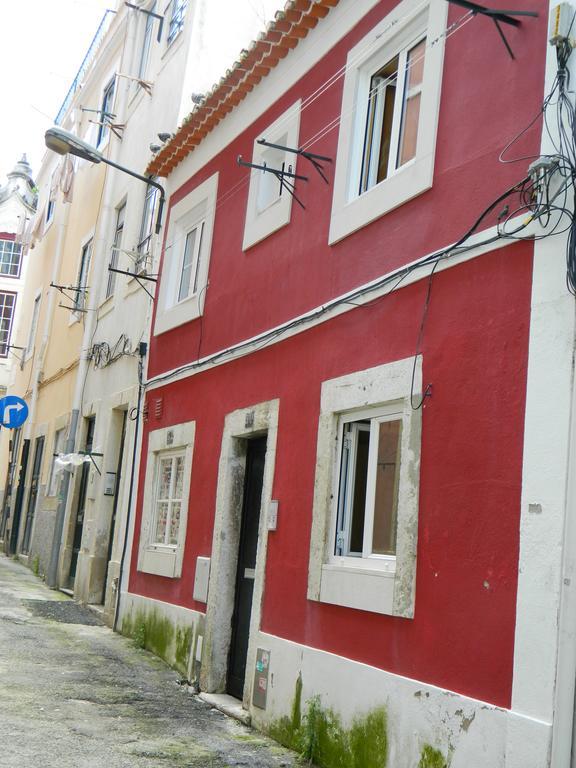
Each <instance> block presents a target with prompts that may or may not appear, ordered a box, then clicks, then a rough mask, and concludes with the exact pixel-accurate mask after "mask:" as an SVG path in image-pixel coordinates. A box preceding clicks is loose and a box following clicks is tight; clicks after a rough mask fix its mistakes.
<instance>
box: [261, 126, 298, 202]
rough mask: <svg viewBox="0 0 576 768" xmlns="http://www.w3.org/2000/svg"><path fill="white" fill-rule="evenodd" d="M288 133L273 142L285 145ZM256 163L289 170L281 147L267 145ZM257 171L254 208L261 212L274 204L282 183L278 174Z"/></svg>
mask: <svg viewBox="0 0 576 768" xmlns="http://www.w3.org/2000/svg"><path fill="white" fill-rule="evenodd" d="M287 137H288V134H283V135H282V136H281V137H280V138H279V139H277V140H276V141H275V142H274V143H277V144H280V145H281V146H286V142H287V140H288V138H287ZM258 165H265V166H266V167H267V168H274V169H275V170H277V171H284V170H285V171H291V168H289V167H288V165H287V163H286V155H285V152H284V151H283V150H281V149H275V148H274V147H269V148H268V149H266V151H265V152H263V153H262V154H261V156H260V160H259V161H258ZM257 173H258V194H257V197H256V210H257V211H258V213H262V212H263V211H265V210H266V209H267V208H270V206H271V205H274V203H275V202H277V201H278V200H279V199H280V197H281V196H282V185H281V184H280V179H279V178H278V176H276V175H275V174H273V173H272V172H271V171H257Z"/></svg>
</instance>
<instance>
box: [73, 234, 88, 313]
mask: <svg viewBox="0 0 576 768" xmlns="http://www.w3.org/2000/svg"><path fill="white" fill-rule="evenodd" d="M91 260H92V240H89V241H88V242H87V243H86V244H85V245H83V246H82V253H81V254H80V264H79V266H78V278H77V280H76V291H75V293H74V309H75V310H76V311H77V312H81V311H82V310H84V309H86V304H87V301H86V298H87V296H88V275H89V273H90V262H91Z"/></svg>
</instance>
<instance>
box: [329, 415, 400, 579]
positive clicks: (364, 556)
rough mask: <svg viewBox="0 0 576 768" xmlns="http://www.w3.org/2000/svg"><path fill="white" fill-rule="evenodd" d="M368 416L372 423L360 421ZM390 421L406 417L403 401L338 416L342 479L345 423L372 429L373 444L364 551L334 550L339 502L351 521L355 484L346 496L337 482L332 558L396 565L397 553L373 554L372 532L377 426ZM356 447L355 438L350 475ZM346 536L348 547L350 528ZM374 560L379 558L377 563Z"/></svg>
mask: <svg viewBox="0 0 576 768" xmlns="http://www.w3.org/2000/svg"><path fill="white" fill-rule="evenodd" d="M365 420H369V421H370V424H369V425H364V424H358V422H361V421H365ZM387 421H403V413H402V404H401V403H399V402H397V403H391V404H389V405H386V406H381V407H379V408H378V407H376V408H369V409H364V410H360V411H356V410H355V411H352V412H349V413H346V414H342V415H341V416H340V418H339V420H338V467H337V471H336V477H337V478H338V481H339V482H340V478H341V474H342V457H343V442H344V439H345V436H344V427H345V425H346V424H352V425H353V426H356V428H357V429H356V431H360V430H364V431H366V432H369V433H370V446H369V455H368V472H367V478H366V506H365V517H364V537H363V542H362V552H361V553H358V554H356V553H354V554H347V555H337V554H335V553H334V550H335V549H336V544H337V540H336V537H337V534H338V530H337V523H338V518H339V517H340V508H339V507H340V505H341V506H342V507H343V512H342V515H343V517H346V520H347V522H349V517H350V507H351V504H352V499H351V493H352V491H353V486H352V484H351V483H348V484H347V488H346V493H345V494H344V496H345V498H344V499H343V498H342V490H341V486H340V485H338V486H337V488H336V495H335V498H336V502H337V509H336V514H334V515H333V516H332V531H331V533H332V535H331V541H332V542H333V547H332V555H331V556H330V560H331V561H332V562H335V563H339V562H340V560H341V558H342V557H353V558H354V561H355V562H354V564H355V566H358V567H368V568H372V567H374V565H376V566H377V567H385V563H388V564H390V565H391V566H392V567H393V566H395V562H396V555H395V554H394V555H382V554H374V553H373V552H372V535H373V526H374V511H375V497H376V461H377V447H378V440H379V437H378V434H377V433H378V427H379V425H380V424H381V423H383V422H387ZM356 448H357V443H356V441H353V444H352V446H351V451H350V454H349V461H350V466H349V469H348V477H349V476H350V474H351V471H350V470H352V472H354V473H355V464H356ZM400 462H402V456H400ZM346 534H347V536H346V538H347V541H346V542H345V547H344V549H346V550H348V549H349V546H350V545H349V539H350V530H347V531H346ZM375 561H380V562H378V563H375Z"/></svg>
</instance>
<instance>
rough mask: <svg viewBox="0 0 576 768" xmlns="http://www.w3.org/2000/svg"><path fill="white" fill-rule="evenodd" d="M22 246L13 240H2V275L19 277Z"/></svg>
mask: <svg viewBox="0 0 576 768" xmlns="http://www.w3.org/2000/svg"><path fill="white" fill-rule="evenodd" d="M20 256H21V246H20V245H19V244H18V243H15V242H13V241H12V240H0V274H1V275H7V276H8V277H18V275H19V273H20Z"/></svg>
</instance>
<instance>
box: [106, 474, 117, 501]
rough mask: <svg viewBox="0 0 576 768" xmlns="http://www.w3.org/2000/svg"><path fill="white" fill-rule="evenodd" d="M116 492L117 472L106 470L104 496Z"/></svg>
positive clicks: (112, 494)
mask: <svg viewBox="0 0 576 768" xmlns="http://www.w3.org/2000/svg"><path fill="white" fill-rule="evenodd" d="M115 493H116V472H106V474H105V475H104V496H114V494H115Z"/></svg>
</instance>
